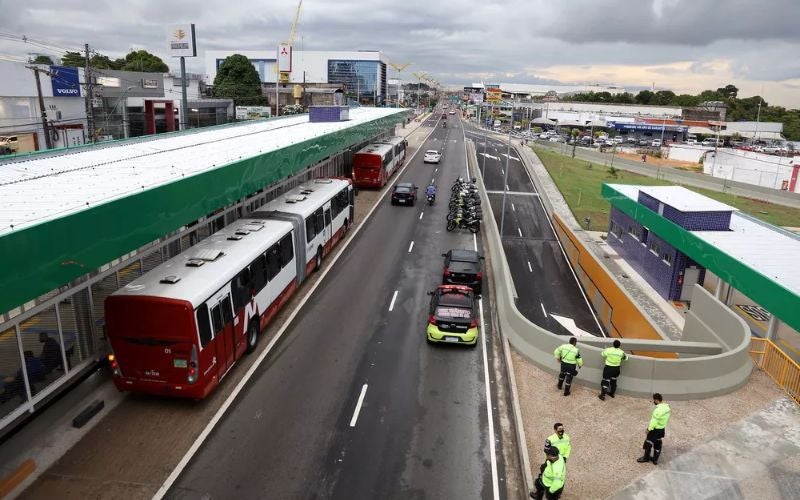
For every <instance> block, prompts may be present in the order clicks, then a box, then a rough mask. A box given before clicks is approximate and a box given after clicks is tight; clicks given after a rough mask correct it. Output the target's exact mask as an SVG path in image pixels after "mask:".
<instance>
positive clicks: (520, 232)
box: [517, 228, 522, 238]
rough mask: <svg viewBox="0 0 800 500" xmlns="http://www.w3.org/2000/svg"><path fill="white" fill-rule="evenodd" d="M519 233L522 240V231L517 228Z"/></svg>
mask: <svg viewBox="0 0 800 500" xmlns="http://www.w3.org/2000/svg"><path fill="white" fill-rule="evenodd" d="M517 232H518V233H519V237H520V238H522V229H520V228H517Z"/></svg>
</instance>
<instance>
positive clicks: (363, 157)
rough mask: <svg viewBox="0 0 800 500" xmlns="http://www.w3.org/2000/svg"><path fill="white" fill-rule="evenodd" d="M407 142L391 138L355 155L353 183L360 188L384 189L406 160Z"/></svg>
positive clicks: (367, 147) (369, 146) (368, 146)
mask: <svg viewBox="0 0 800 500" xmlns="http://www.w3.org/2000/svg"><path fill="white" fill-rule="evenodd" d="M407 145H408V143H407V141H406V140H405V139H404V138H402V137H390V138H388V139H385V140H383V141H381V142H376V143H373V144H369V145H367V146H365V147H364V148H363V149H361V150H360V151H359V152H357V153H356V154H354V155H353V182H354V183H355V185H356V186H358V187H378V188H380V187H383V186H385V185H386V182H387V181H388V180H389V178H390V177H391V176H392V174H394V173H395V172H396V171H397V170H399V169H400V167H402V166H403V162H404V161H405V159H406V146H407Z"/></svg>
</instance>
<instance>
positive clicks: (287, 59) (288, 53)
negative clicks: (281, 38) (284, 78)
mask: <svg viewBox="0 0 800 500" xmlns="http://www.w3.org/2000/svg"><path fill="white" fill-rule="evenodd" d="M278 71H280V72H281V73H291V72H292V46H291V45H289V44H288V43H282V44H280V45H278Z"/></svg>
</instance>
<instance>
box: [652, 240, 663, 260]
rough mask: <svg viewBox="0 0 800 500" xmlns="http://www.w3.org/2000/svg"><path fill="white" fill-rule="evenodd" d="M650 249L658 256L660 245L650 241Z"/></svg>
mask: <svg viewBox="0 0 800 500" xmlns="http://www.w3.org/2000/svg"><path fill="white" fill-rule="evenodd" d="M650 251H651V252H653V254H654V255H655V256H656V257H658V256H659V255H660V254H661V247H660V246H659V244H658V243H656V242H655V241H653V242H651V243H650Z"/></svg>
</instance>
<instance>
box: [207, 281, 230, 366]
mask: <svg viewBox="0 0 800 500" xmlns="http://www.w3.org/2000/svg"><path fill="white" fill-rule="evenodd" d="M211 324H212V326H213V327H214V344H215V349H216V355H217V366H218V369H217V374H218V375H219V378H220V379H222V377H223V376H224V375H225V373H227V371H228V369H229V368H230V367H231V366H233V362H234V361H235V360H236V344H235V339H234V325H233V307H232V305H231V296H230V294H228V293H227V292H226V293H225V294H224V295H223V296H221V297H220V298H219V302H218V303H217V305H215V306H213V307H212V308H211Z"/></svg>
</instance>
